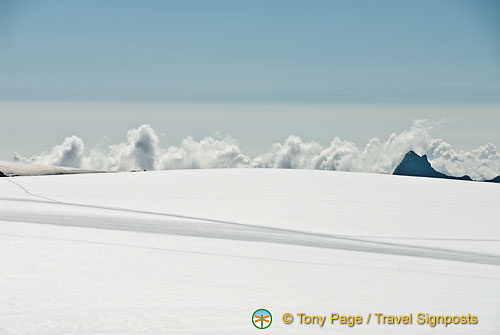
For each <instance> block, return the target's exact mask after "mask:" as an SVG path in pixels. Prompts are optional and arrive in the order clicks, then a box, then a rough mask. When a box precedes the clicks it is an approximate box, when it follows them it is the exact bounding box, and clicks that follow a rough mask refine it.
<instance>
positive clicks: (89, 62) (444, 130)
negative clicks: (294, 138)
mask: <svg viewBox="0 0 500 335" xmlns="http://www.w3.org/2000/svg"><path fill="white" fill-rule="evenodd" d="M0 46H1V47H0V114H1V121H0V142H1V143H2V144H1V145H0V159H4V160H9V159H11V158H12V153H13V152H14V151H17V152H18V153H20V154H23V155H32V154H36V153H39V152H40V151H42V150H47V149H49V148H50V147H52V146H53V145H55V144H58V143H61V142H62V140H63V139H64V137H66V136H70V135H77V136H80V137H82V138H83V139H84V140H85V143H86V144H87V145H88V147H92V146H93V145H95V144H97V143H98V142H99V141H101V140H102V138H103V137H107V138H108V140H109V141H110V143H117V142H121V141H123V140H124V138H125V134H126V131H127V130H128V129H130V128H132V127H137V126H139V125H140V124H143V123H149V124H151V125H152V126H153V127H154V128H155V129H157V130H158V132H159V133H165V137H164V140H165V142H166V143H168V144H174V145H176V144H178V143H179V141H180V140H181V139H182V138H183V137H185V136H188V135H191V136H195V137H197V138H200V137H202V136H205V135H210V134H212V133H213V132H215V131H221V132H222V133H223V134H230V135H232V136H233V137H235V138H236V139H238V140H239V141H240V143H241V146H242V148H243V149H245V150H246V151H247V152H248V153H249V154H252V155H255V154H256V153H259V152H261V151H263V150H265V149H266V148H269V147H270V146H271V144H272V143H274V142H277V141H283V140H284V139H285V138H286V137H287V136H288V135H291V134H296V135H300V136H302V137H303V138H304V139H307V140H317V141H319V142H321V143H327V142H329V141H330V140H331V139H332V138H333V137H335V136H338V137H341V138H343V139H348V140H352V141H356V142H357V143H358V145H359V146H363V145H364V144H366V141H367V140H368V139H369V138H372V137H380V138H384V137H387V136H388V135H389V134H390V133H391V132H398V131H401V130H403V129H405V128H408V127H409V126H410V124H411V121H412V120H413V119H415V118H427V119H432V120H435V121H440V120H446V121H445V122H444V123H443V125H442V127H441V129H439V130H438V132H437V134H436V137H441V138H444V139H445V140H447V141H448V142H450V143H451V144H453V145H454V147H455V148H456V149H457V150H460V149H464V150H470V149H471V148H474V147H476V146H479V145H481V144H486V143H488V142H490V143H493V144H495V145H496V146H497V147H500V2H498V1H487V0H478V1H477V0H476V1H471V0H470V1H463V0H438V1H429V0H422V1H410V0H408V1H395V0H381V1H367V0H365V1H362V0H359V1H347V0H345V1H333V0H332V1H314V2H310V1H246V2H244V1H210V2H208V1H93V0H91V1H48V0H42V1H25V0H19V1H10V0H3V1H0Z"/></svg>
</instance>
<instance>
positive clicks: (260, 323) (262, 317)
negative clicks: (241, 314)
mask: <svg viewBox="0 0 500 335" xmlns="http://www.w3.org/2000/svg"><path fill="white" fill-rule="evenodd" d="M272 322H273V316H272V315H271V313H269V311H268V310H267V309H263V308H261V309H258V310H256V311H255V312H253V315H252V324H253V325H254V326H255V327H256V328H258V329H266V328H268V327H269V326H270V325H271V323H272Z"/></svg>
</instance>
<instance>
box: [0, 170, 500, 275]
mask: <svg viewBox="0 0 500 335" xmlns="http://www.w3.org/2000/svg"><path fill="white" fill-rule="evenodd" d="M7 181H8V182H11V183H13V184H14V185H16V186H18V187H19V188H20V189H21V190H23V191H24V192H25V193H26V194H28V195H30V196H32V197H36V198H38V199H42V200H35V199H19V198H9V197H0V200H3V201H14V202H28V203H33V202H36V203H42V204H45V205H49V206H54V208H53V209H55V210H56V211H54V212H52V213H47V212H41V211H40V212H38V213H37V212H35V211H32V212H30V213H27V212H23V213H22V214H20V213H19V212H17V211H9V210H2V209H0V220H3V221H12V222H28V223H38V224H51V225H57V226H73V227H86V228H97V229H108V230H123V231H135V232H146V233H160V234H171V235H184V236H194V237H204V238H216V239H217V238H218V239H229V240H241V241H253V242H265V243H278V244H288V245H298V246H305V247H316V248H327V249H342V250H349V251H359V252H368V253H379V254H389V255H400V256H412V257H421V258H434V259H442V260H451V261H459V262H468V263H478V264H491V265H500V256H497V255H490V254H484V253H474V252H467V251H461V250H454V249H444V248H435V247H425V246H415V245H408V244H403V243H393V242H379V241H373V240H366V239H364V238H363V237H362V236H360V237H353V236H346V235H330V234H320V233H314V232H306V231H298V230H290V229H282V228H271V227H264V226H258V225H253V224H246V223H239V222H232V221H226V220H217V219H211V218H202V217H196V216H188V215H180V214H172V213H162V212H154V211H143V210H134V209H129V208H119V207H111V206H100V205H91V204H80V203H72V202H64V201H59V200H55V199H52V198H48V197H45V196H41V195H38V194H35V193H32V192H31V191H29V190H28V189H26V188H25V187H24V186H22V185H21V184H19V183H16V182H14V181H13V180H7ZM60 206H63V207H65V206H73V207H81V208H89V209H93V210H98V211H100V212H101V213H102V214H101V215H98V216H95V215H92V216H88V215H75V214H70V215H68V214H67V213H64V214H61V213H59V214H58V213H57V209H58V208H61V207H60ZM110 212H114V213H119V214H120V216H119V217H117V216H115V215H109V213H110ZM127 214H142V215H144V216H143V217H140V218H137V217H130V215H129V216H128V217H127ZM365 238H373V237H368V236H365Z"/></svg>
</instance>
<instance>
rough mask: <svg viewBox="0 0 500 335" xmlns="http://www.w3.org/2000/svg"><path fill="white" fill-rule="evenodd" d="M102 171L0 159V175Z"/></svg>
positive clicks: (41, 174)
mask: <svg viewBox="0 0 500 335" xmlns="http://www.w3.org/2000/svg"><path fill="white" fill-rule="evenodd" d="M99 172H104V171H93V170H84V169H78V168H71V167H64V166H51V165H40V164H26V163H20V162H8V161H0V177H4V176H7V177H12V176H46V175H60V174H78V173H99Z"/></svg>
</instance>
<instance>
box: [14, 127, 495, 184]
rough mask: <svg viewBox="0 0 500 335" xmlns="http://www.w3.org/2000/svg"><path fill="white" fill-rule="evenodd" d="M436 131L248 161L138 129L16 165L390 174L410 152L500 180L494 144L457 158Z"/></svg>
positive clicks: (279, 149) (309, 146) (226, 144)
mask: <svg viewBox="0 0 500 335" xmlns="http://www.w3.org/2000/svg"><path fill="white" fill-rule="evenodd" d="M437 126H438V124H437V123H432V122H429V121H426V120H415V121H414V122H413V124H412V125H411V127H410V128H408V129H406V130H404V131H402V132H400V133H393V134H391V135H389V137H388V138H387V139H386V140H380V139H378V138H373V139H371V140H370V141H369V142H368V143H367V144H366V145H365V146H364V147H363V148H359V147H358V146H357V145H356V144H355V143H354V142H350V141H346V140H342V139H340V138H337V137H335V138H334V139H333V140H332V141H331V142H330V144H329V145H328V146H327V147H323V146H322V145H321V144H319V143H317V142H314V141H310V142H303V141H302V139H301V138H300V137H298V136H293V135H292V136H289V137H288V138H287V139H286V140H285V141H284V142H283V143H275V144H274V145H273V146H272V147H271V149H270V151H268V152H265V153H263V154H261V155H259V156H257V157H256V158H255V159H253V160H252V159H251V158H250V157H248V156H246V155H245V154H243V153H242V151H241V149H240V148H239V145H238V142H237V141H236V140H235V139H234V138H232V137H230V136H222V135H220V134H217V135H215V136H207V137H205V138H202V139H201V140H199V141H197V140H195V139H194V138H192V137H187V138H185V139H183V140H182V141H181V144H180V146H178V147H177V146H169V147H166V148H162V147H160V145H159V140H158V135H157V134H156V132H155V131H154V129H153V128H152V127H151V126H149V125H141V126H140V127H138V128H134V129H131V130H129V131H128V132H127V139H126V141H125V142H123V143H119V144H114V145H110V146H108V147H104V148H103V147H96V148H93V149H91V150H90V151H89V152H88V153H86V154H85V152H84V144H83V141H82V139H80V138H79V137H76V136H71V137H68V138H66V139H65V140H64V142H63V143H62V144H60V145H56V146H55V147H53V148H52V149H51V150H49V151H47V152H42V153H41V154H40V155H36V156H33V157H31V158H25V157H21V156H19V155H17V154H16V156H15V158H14V159H15V160H18V161H23V162H32V163H38V164H48V165H61V166H72V167H83V168H87V169H98V170H113V171H128V170H132V169H146V170H159V169H198V168H241V167H261V168H287V169H321V170H338V171H362V172H375V173H392V171H394V168H395V167H396V166H397V165H398V164H399V162H400V161H401V159H402V158H403V156H404V154H405V153H406V152H408V151H409V150H413V151H415V152H417V153H419V154H427V155H428V157H429V160H430V162H431V164H432V165H433V167H434V168H435V169H436V170H438V171H440V172H443V173H446V174H449V175H454V176H462V175H464V174H468V175H469V176H471V177H472V178H473V179H489V178H493V177H495V176H496V175H498V174H500V156H499V154H498V152H497V150H496V148H495V146H494V145H493V144H486V145H484V146H481V147H479V148H477V149H474V150H471V151H468V152H464V151H460V152H456V151H454V150H453V148H452V147H451V145H450V144H448V143H446V142H445V141H444V140H442V139H436V138H433V137H432V135H431V134H432V132H433V131H434V130H435V128H437Z"/></svg>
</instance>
